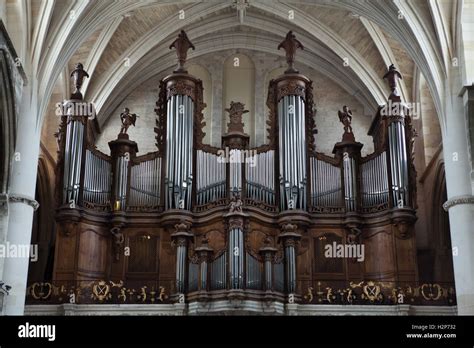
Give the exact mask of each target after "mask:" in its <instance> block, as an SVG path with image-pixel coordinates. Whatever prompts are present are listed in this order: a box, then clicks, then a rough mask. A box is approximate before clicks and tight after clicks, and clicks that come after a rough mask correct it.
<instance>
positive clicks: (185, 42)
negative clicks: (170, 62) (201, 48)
mask: <svg viewBox="0 0 474 348" xmlns="http://www.w3.org/2000/svg"><path fill="white" fill-rule="evenodd" d="M172 48H175V49H176V55H177V56H178V67H177V69H176V70H175V71H174V72H182V73H185V72H186V69H185V68H184V63H186V59H187V56H188V50H189V49H190V48H191V49H193V50H194V49H195V47H194V45H193V44H192V42H191V41H190V40H189V39H188V36H187V35H186V32H185V31H184V30H181V32H180V33H179V35H178V38H177V39H176V40H174V41H173V43H172V44H171V45H170V49H172Z"/></svg>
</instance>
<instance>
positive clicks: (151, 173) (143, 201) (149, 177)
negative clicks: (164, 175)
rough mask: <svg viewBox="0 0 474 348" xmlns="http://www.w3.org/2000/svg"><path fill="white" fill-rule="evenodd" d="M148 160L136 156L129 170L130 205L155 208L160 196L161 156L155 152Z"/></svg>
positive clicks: (158, 203)
mask: <svg viewBox="0 0 474 348" xmlns="http://www.w3.org/2000/svg"><path fill="white" fill-rule="evenodd" d="M153 157H154V158H151V159H149V160H146V158H143V159H140V160H139V158H138V157H137V158H136V161H135V163H132V167H131V172H130V196H129V205H130V206H131V207H143V206H144V207H151V208H157V207H158V206H159V205H160V197H161V184H160V183H161V182H162V180H161V162H162V161H161V157H158V156H157V155H156V154H154V156H153Z"/></svg>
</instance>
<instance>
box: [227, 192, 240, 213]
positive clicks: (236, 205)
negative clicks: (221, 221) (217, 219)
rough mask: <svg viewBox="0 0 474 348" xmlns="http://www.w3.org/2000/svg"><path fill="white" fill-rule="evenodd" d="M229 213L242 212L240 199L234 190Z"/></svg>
mask: <svg viewBox="0 0 474 348" xmlns="http://www.w3.org/2000/svg"><path fill="white" fill-rule="evenodd" d="M229 212H230V213H241V212H242V199H240V194H239V193H237V192H235V193H234V195H233V197H232V200H231V202H230V207H229Z"/></svg>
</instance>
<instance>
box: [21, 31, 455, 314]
mask: <svg viewBox="0 0 474 348" xmlns="http://www.w3.org/2000/svg"><path fill="white" fill-rule="evenodd" d="M170 48H175V49H176V52H177V56H178V63H179V64H178V67H177V69H176V70H175V71H174V72H173V74H171V75H169V76H168V77H166V78H164V79H163V80H162V81H161V82H160V92H159V97H158V101H157V104H156V105H157V107H156V113H157V118H156V128H155V133H156V145H157V151H156V152H153V153H148V154H146V155H141V156H138V155H137V153H138V145H137V143H135V142H134V141H132V140H130V139H129V136H128V134H127V128H128V126H130V125H131V124H134V120H135V119H136V116H135V115H133V114H131V113H130V110H128V109H125V110H124V113H123V114H122V115H121V117H122V122H123V124H124V126H123V127H122V130H121V132H120V134H119V135H118V137H117V139H116V140H113V141H111V142H110V143H109V146H110V150H111V152H110V155H107V154H104V153H101V152H100V151H98V150H97V149H96V148H95V147H94V145H93V144H92V143H91V142H90V141H89V136H88V135H89V131H90V124H89V123H90V121H89V119H88V118H87V117H85V116H84V115H83V114H77V113H76V114H64V115H63V116H62V122H61V126H60V129H59V131H58V134H57V136H58V144H59V160H58V166H57V183H56V186H57V197H56V198H57V200H58V203H59V205H58V209H57V226H58V228H57V239H56V254H55V265H54V279H53V284H50V288H52V289H55V291H53V292H52V293H53V294H55V295H56V299H58V298H59V299H62V301H67V300H68V297H67V296H68V295H69V296H70V295H71V294H74V296H75V301H76V302H77V303H162V302H184V303H209V302H212V301H217V300H219V301H230V302H231V303H233V306H234V307H235V306H239V305H240V306H244V305H243V304H244V303H246V301H247V302H248V301H254V302H257V303H258V302H260V303H262V306H264V305H263V304H265V303H270V302H274V303H297V304H310V303H313V304H331V303H336V304H374V303H375V304H377V303H379V304H396V303H405V302H406V303H427V304H434V302H435V301H431V300H433V297H432V298H431V300H430V298H429V296H428V295H427V296H425V295H424V294H426V293H427V292H426V290H425V292H423V291H421V292H420V291H419V290H420V289H421V290H422V289H423V288H422V284H419V283H418V277H417V260H416V246H415V236H414V226H413V225H414V222H415V220H416V214H415V208H416V207H415V199H414V197H415V190H416V172H415V170H414V167H413V158H412V156H411V151H412V141H411V139H412V137H413V135H414V134H413V129H412V127H411V122H410V115H409V112H408V110H407V108H405V107H404V106H403V104H402V103H401V100H400V98H399V97H398V93H397V86H396V80H397V78H398V77H400V76H399V73H398V72H397V71H396V69H395V68H394V67H391V68H390V70H389V72H388V73H387V75H386V78H387V79H388V81H389V84H390V87H391V90H392V93H391V95H390V97H389V99H388V104H387V105H386V106H384V107H380V108H379V111H378V113H377V115H376V117H375V118H374V121H373V124H372V127H371V129H370V131H369V134H370V135H372V136H373V138H374V144H375V152H374V153H372V154H370V155H368V156H365V157H362V156H361V148H362V146H363V144H361V143H358V142H357V141H356V140H355V135H354V133H353V132H352V128H351V125H350V121H351V118H352V113H351V111H350V109H349V108H348V107H344V108H343V110H342V111H340V112H339V118H340V120H341V122H342V123H343V125H344V133H343V136H342V139H341V141H339V142H337V143H336V144H335V146H334V151H333V154H334V156H328V155H325V154H322V153H319V152H317V131H316V128H315V123H314V114H313V112H314V110H315V109H314V105H313V91H312V81H310V80H309V79H308V78H307V77H305V76H304V75H302V74H300V73H299V72H298V71H297V70H296V69H295V68H294V66H293V62H294V57H295V52H296V49H297V48H302V45H301V44H300V43H299V41H297V40H296V38H295V36H294V35H293V34H292V32H289V33H288V35H287V37H286V39H285V40H284V41H283V42H282V43H281V44H280V46H279V48H283V49H284V50H285V51H286V58H287V62H288V69H287V70H286V71H285V73H284V74H283V75H282V76H280V77H278V78H276V79H274V80H272V81H271V82H270V84H269V93H268V100H267V106H268V108H269V117H268V121H267V125H268V128H267V131H268V141H267V144H265V145H262V146H260V147H257V148H250V146H249V136H248V135H247V134H245V133H244V127H243V126H244V125H243V123H242V115H243V114H244V113H246V112H248V111H247V110H245V106H244V105H243V104H242V103H239V102H232V103H231V105H230V107H229V108H228V109H226V111H227V112H228V113H229V115H230V121H229V124H228V132H227V133H226V134H224V136H223V137H222V146H221V148H217V147H213V146H210V145H207V144H204V143H203V137H204V133H203V127H204V125H205V124H204V121H203V114H202V110H203V108H204V107H205V106H206V105H205V104H204V103H203V87H202V83H201V81H200V80H198V79H196V78H194V77H193V76H191V75H189V74H188V73H187V71H186V69H185V67H184V63H185V60H186V54H187V50H188V49H189V48H193V49H194V46H193V45H192V43H191V42H190V41H189V39H188V38H187V36H186V33H185V32H184V31H182V32H181V33H180V35H179V37H178V38H177V39H176V41H174V42H173V44H172V45H171V47H170ZM84 73H85V72H84ZM78 74H79V75H80V74H81V71H80V69H79V71H78ZM76 80H77V79H76ZM76 85H77V83H76ZM79 89H80V86H79ZM83 102H84V101H83V100H82V95H80V92H78V91H77V93H75V94H74V95H73V96H72V99H71V100H69V101H68V102H67V103H69V104H71V105H75V104H80V103H83ZM395 108H397V109H399V110H401V111H397V113H396V114H395V113H394V110H395ZM73 109H74V108H73ZM328 246H330V247H331V248H333V249H334V250H333V251H334V254H333V255H328V249H329V248H330V247H328ZM361 246H363V248H364V249H363V250H362V251H363V254H362V255H359V256H357V255H355V254H351V255H349V256H348V255H346V254H339V251H341V250H342V251H341V252H344V251H351V250H352V251H354V250H356V249H357V248H359V247H361ZM341 255H342V256H341ZM358 257H359V258H358ZM31 286H32V288H31ZM31 286H30V288H31V289H30V290H29V293H30V294H35V288H34V287H35V286H36V287H38V286H40V285H38V283H36V284H32V285H31ZM41 286H43V285H41ZM417 289H418V291H417ZM440 291H441V290H440ZM443 291H444V294H445V296H440V301H442V303H443V304H446V303H447V301H450V303H452V298H453V293H452V292H453V290H452V289H448V288H446V289H444V288H443ZM420 293H421V294H423V296H421V295H420ZM50 297H51V298H52V297H53V296H52V295H51V296H50ZM38 298H40V300H41V297H38V295H37V291H36V296H34V299H35V300H38ZM400 298H402V299H404V300H403V301H405V302H400ZM437 299H438V298H437ZM410 301H411V302H410ZM236 303H237V304H236ZM262 308H263V307H262Z"/></svg>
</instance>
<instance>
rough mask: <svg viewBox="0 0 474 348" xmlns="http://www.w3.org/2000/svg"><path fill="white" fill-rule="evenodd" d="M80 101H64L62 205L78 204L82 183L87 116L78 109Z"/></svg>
mask: <svg viewBox="0 0 474 348" xmlns="http://www.w3.org/2000/svg"><path fill="white" fill-rule="evenodd" d="M78 103H81V102H80V101H76V100H69V101H66V102H65V104H63V105H65V106H64V109H66V110H67V112H66V114H65V115H63V119H64V120H65V121H66V129H65V140H64V167H63V203H65V204H71V203H74V204H80V201H81V199H80V190H81V186H82V185H81V183H82V181H83V180H82V175H83V174H82V171H83V169H82V166H83V162H84V160H85V159H84V155H85V151H84V148H85V146H86V139H87V134H86V133H87V115H83V114H82V113H81V112H78V110H80V108H79V107H76V105H77V104H78Z"/></svg>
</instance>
